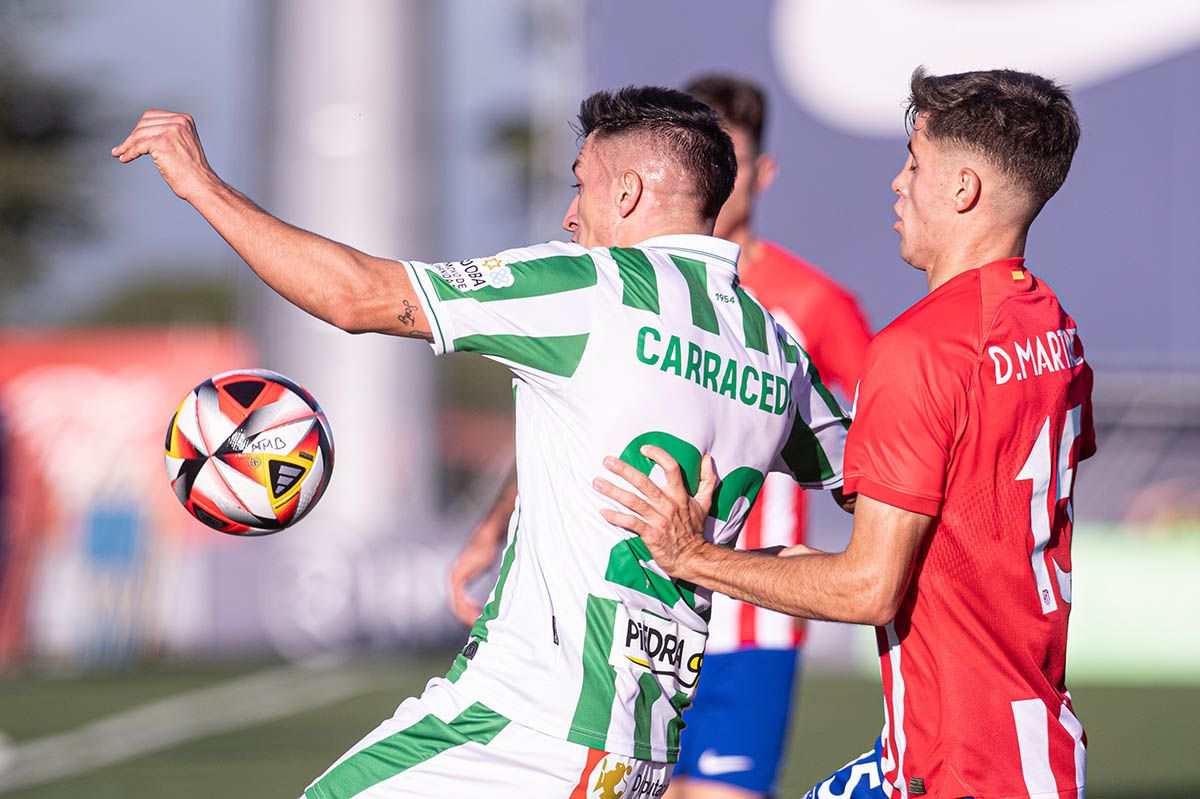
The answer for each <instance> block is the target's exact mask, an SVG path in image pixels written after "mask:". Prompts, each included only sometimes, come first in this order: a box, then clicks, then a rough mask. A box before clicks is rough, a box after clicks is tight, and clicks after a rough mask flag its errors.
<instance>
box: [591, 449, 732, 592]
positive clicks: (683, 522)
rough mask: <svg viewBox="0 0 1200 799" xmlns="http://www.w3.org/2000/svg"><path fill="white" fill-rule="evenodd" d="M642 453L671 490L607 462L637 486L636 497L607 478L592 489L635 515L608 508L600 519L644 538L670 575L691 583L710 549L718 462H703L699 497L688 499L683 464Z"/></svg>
mask: <svg viewBox="0 0 1200 799" xmlns="http://www.w3.org/2000/svg"><path fill="white" fill-rule="evenodd" d="M641 453H642V454H643V455H645V456H646V457H647V458H649V459H650V460H652V461H654V462H655V463H657V464H658V465H659V466H660V467H661V468H662V470H663V473H664V474H665V475H666V477H667V484H666V485H665V486H663V487H662V488H660V487H659V486H658V485H657V484H655V482H654V481H653V480H651V479H650V478H649V477H647V476H646V475H644V474H642V473H641V472H639V471H638V470H637V469H635V468H633V467H632V466H630V465H629V464H628V463H626V462H625V461H623V460H620V459H618V458H614V457H612V456H609V457H607V458H605V459H604V467H605V468H606V469H608V470H609V471H610V472H612V473H613V474H615V475H617V476H618V477H620V478H622V479H623V480H625V482H627V483H629V485H631V486H633V487H634V488H635V489H636V492H634V491H627V490H625V489H623V488H618V487H617V486H615V485H613V484H612V483H610V482H609V481H608V480H605V479H604V478H603V477H597V478H596V479H595V480H593V481H592V486H593V487H594V488H595V489H596V490H597V491H599V492H600V493H601V494H603V495H604V496H606V497H608V498H609V499H611V500H613V501H614V502H616V503H618V504H620V505H623V506H624V507H625V508H627V509H628V510H629V511H630V512H629V513H621V512H620V511H615V510H609V509H608V508H604V509H602V510H601V511H600V514H601V515H602V516H604V518H605V520H606V521H608V522H609V523H610V524H614V525H616V526H617V527H621V528H624V529H626V530H629V531H630V532H632V533H637V534H638V535H639V536H641V537H642V540H643V541H644V542H646V548H647V549H649V550H650V554H651V555H653V556H654V560H655V561H656V562H657V563H658V565H659V566H661V567H662V568H663V569H664V570H665V571H666V572H667V574H669V575H671V576H672V577H674V578H676V579H683V580H686V579H688V566H689V564H690V563H692V562H693V559H694V558H696V557H697V556H698V555H699V554H700V552H701V550H702V549H703V548H704V547H705V546H706V544H705V541H704V523H705V520H706V519H707V518H708V509H709V508H710V507H711V506H712V496H713V491H714V490H715V489H716V487H717V474H716V469H715V468H714V467H713V461H712V457H711V456H709V455H705V456H704V458H703V460H701V462H700V485H699V488H698V490H697V491H696V495H695V496H694V497H693V496H691V495H689V494H688V490H687V485H686V484H685V483H684V481H683V470H682V469H680V467H679V463H678V462H677V461H676V460H675V459H674V458H672V457H671V456H670V455H669V454H667V451H666V450H664V449H662V448H660V447H656V446H653V445H649V444H647V445H646V446H644V447H642V448H641Z"/></svg>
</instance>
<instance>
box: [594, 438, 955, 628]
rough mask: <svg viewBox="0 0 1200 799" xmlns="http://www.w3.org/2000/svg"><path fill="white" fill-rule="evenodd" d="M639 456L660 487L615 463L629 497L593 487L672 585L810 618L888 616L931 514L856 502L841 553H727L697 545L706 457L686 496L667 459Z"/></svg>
mask: <svg viewBox="0 0 1200 799" xmlns="http://www.w3.org/2000/svg"><path fill="white" fill-rule="evenodd" d="M642 454H644V455H646V456H647V457H648V458H650V459H651V460H653V461H654V462H655V463H657V464H658V465H659V466H661V467H662V468H663V471H664V473H665V474H666V475H667V485H666V486H664V487H662V488H659V486H657V485H656V484H655V483H654V482H653V481H652V480H650V479H649V478H648V477H646V476H645V475H644V474H642V473H641V472H639V471H637V470H636V469H634V468H633V467H632V466H630V465H629V464H627V463H625V462H624V461H619V460H617V459H616V458H606V459H605V461H604V465H605V466H606V467H607V468H608V470H609V471H611V472H613V473H614V474H616V475H617V476H619V477H621V478H622V479H624V480H625V481H626V482H628V483H629V484H630V485H632V486H633V487H634V488H635V489H637V492H633V491H626V490H625V489H622V488H619V487H617V486H615V485H613V484H612V483H610V482H609V481H607V480H604V479H602V478H596V480H595V483H594V485H595V487H596V489H597V490H598V491H600V493H602V494H604V495H605V496H607V497H609V498H611V499H613V500H615V501H616V502H618V503H620V504H621V505H624V506H625V507H626V508H628V509H629V511H631V512H630V513H620V512H617V511H611V510H603V511H601V513H602V514H603V515H604V518H605V519H607V520H608V521H609V522H611V523H612V524H615V525H617V526H618V527H623V528H625V529H626V530H629V531H630V532H634V533H637V534H638V535H639V536H641V537H642V540H643V541H645V542H646V546H647V548H648V549H649V550H650V553H651V554H652V555H654V560H655V561H656V562H657V563H658V564H659V565H660V566H662V567H663V569H665V570H666V572H667V573H668V574H669V575H671V576H672V577H673V578H675V579H677V580H686V581H688V582H692V583H696V584H698V585H703V586H705V587H706V588H710V589H712V590H714V591H720V592H721V593H723V594H728V595H729V596H732V597H733V598H735V599H741V600H743V601H746V602H750V603H751V604H755V605H760V606H762V607H766V608H770V609H772V610H778V611H781V612H783V613H787V614H790V615H792V616H801V617H804V618H808V619H827V620H830V621H841V622H849V623H856V624H874V625H880V624H887V623H888V622H890V621H891V620H892V619H893V618H894V617H895V615H896V611H897V610H898V609H899V607H900V603H901V601H902V599H903V598H904V594H905V591H906V590H907V588H908V582H909V579H910V577H911V576H912V570H913V565H914V563H915V561H916V555H917V551H918V549H919V548H920V546H921V542H922V541H923V540H924V538H925V536H926V535H928V534H929V531H930V530H931V529H932V528H933V522H934V519H933V517H930V516H924V515H922V514H919V513H913V512H911V511H907V510H903V509H901V508H895V507H892V506H891V505H887V504H885V503H883V502H879V501H877V500H873V499H871V498H870V497H867V496H863V497H860V498H859V500H858V504H857V507H856V509H855V511H854V528H853V531H852V532H851V534H850V544H849V546H848V547H847V548H846V550H845V551H844V552H836V553H829V552H821V551H819V550H816V549H812V548H810V547H805V546H798V547H789V548H788V549H785V550H783V551H782V552H779V553H767V552H742V551H737V550H732V549H727V548H725V547H719V546H715V545H713V544H710V543H708V542H706V541H705V540H704V517H705V516H706V515H707V513H708V503H709V502H710V501H711V496H712V484H713V483H715V477H713V476H712V465H711V459H710V458H708V457H706V458H705V460H704V462H703V464H702V467H703V468H702V474H701V488H702V490H701V491H700V492H698V493H697V495H696V497H695V498H692V497H688V496H687V492H686V490H685V489H684V488H683V480H682V477H681V475H680V472H679V467H678V464H676V462H675V461H674V459H673V458H671V456H670V455H669V454H667V453H666V452H665V451H664V450H661V449H659V448H658V447H650V446H647V447H644V448H643V450H642Z"/></svg>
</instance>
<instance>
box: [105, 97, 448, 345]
mask: <svg viewBox="0 0 1200 799" xmlns="http://www.w3.org/2000/svg"><path fill="white" fill-rule="evenodd" d="M112 155H113V157H114V158H117V159H119V160H120V161H121V163H123V164H127V163H129V162H130V161H133V160H135V159H137V158H139V157H141V156H143V155H149V156H150V157H151V158H152V159H153V160H154V165H155V166H156V167H158V171H159V173H160V174H161V175H162V177H163V179H164V180H165V181H166V182H167V185H168V186H170V187H171V190H172V191H174V192H175V194H177V195H178V196H179V197H180V198H181V199H183V200H185V201H187V202H189V203H191V205H192V206H193V207H194V208H195V209H196V210H197V211H199V212H200V215H201V216H203V217H204V218H205V219H206V220H207V221H208V223H209V224H210V225H212V226H213V228H214V229H215V230H216V231H217V232H218V233H220V234H221V237H222V238H224V239H225V241H227V242H229V246H231V247H233V249H234V250H236V251H237V253H238V255H240V256H241V257H242V258H243V259H244V260H245V261H246V263H247V264H248V265H249V266H250V268H251V269H253V270H254V273H255V274H257V275H258V276H259V277H260V278H261V279H262V281H263V282H264V283H266V284H267V285H268V286H270V287H271V288H272V289H274V290H275V291H276V292H278V293H279V295H280V296H282V297H283V298H284V299H286V300H288V301H289V302H291V303H292V304H294V305H296V306H298V307H299V308H301V309H302V310H304V311H307V312H308V313H310V314H312V315H313V316H315V317H317V318H318V319H322V320H324V321H326V322H329V323H330V324H332V325H335V326H337V327H340V328H341V329H342V330H346V331H348V332H351V333H368V332H376V333H390V334H392V335H397V336H410V337H414V338H423V339H427V340H428V339H430V338H431V333H430V329H429V321H428V319H426V317H425V312H424V310H423V309H422V308H421V304H420V303H419V302H418V300H417V297H416V292H415V291H414V287H413V285H412V283H411V281H410V280H409V278H408V274H407V272H406V270H405V269H404V267H403V266H402V265H401V264H399V263H398V262H396V261H392V260H388V259H386V258H376V257H374V256H371V255H367V254H366V253H364V252H360V251H359V250H356V249H354V248H353V247H347V246H346V245H344V244H339V243H338V242H336V241H331V240H330V239H327V238H324V237H323V236H318V235H316V234H315V233H309V232H308V231H306V230H301V229H300V228H297V227H294V226H292V225H289V224H287V223H286V222H283V221H282V220H280V219H277V218H275V217H273V216H271V215H270V214H268V213H267V212H266V211H264V210H263V209H261V208H259V207H258V206H257V205H255V204H254V203H253V202H251V201H250V199H249V198H247V197H246V196H245V195H243V194H242V193H241V192H239V191H237V190H236V189H234V188H233V187H232V186H229V185H228V184H226V183H225V182H224V181H222V180H221V179H220V178H219V177H218V176H217V173H216V172H215V171H213V169H212V167H211V166H209V164H208V159H207V158H206V157H205V155H204V149H203V148H202V147H201V145H200V137H199V135H198V134H197V133H196V125H195V122H194V121H193V120H192V118H191V117H190V116H188V115H187V114H177V113H173V112H170V111H161V110H157V109H151V110H149V111H147V112H146V113H145V114H143V115H142V118H141V120H139V121H138V123H137V126H136V127H134V129H133V131H132V132H131V133H130V134H129V136H128V137H127V138H126V139H125V141H123V142H121V143H120V144H119V145H117V146H116V147H114V148H113V149H112Z"/></svg>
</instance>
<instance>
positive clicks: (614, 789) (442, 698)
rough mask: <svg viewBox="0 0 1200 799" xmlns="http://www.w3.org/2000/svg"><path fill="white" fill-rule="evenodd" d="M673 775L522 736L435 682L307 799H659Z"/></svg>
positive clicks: (659, 767) (524, 730) (540, 736)
mask: <svg viewBox="0 0 1200 799" xmlns="http://www.w3.org/2000/svg"><path fill="white" fill-rule="evenodd" d="M673 769H674V765H673V764H670V763H659V762H654V761H649V760H637V759H636V758H633V757H625V756H622V755H615V754H611V753H608V752H604V751H601V750H599V749H590V748H588V747H586V746H582V745H580V744H575V743H571V742H570V741H565V740H560V739H558V738H553V737H551V736H549V735H545V734H544V733H540V732H537V731H535V730H531V729H529V728H528V727H523V726H521V725H520V724H517V723H516V722H513V721H509V720H508V719H507V718H505V717H504V716H501V715H500V714H498V713H496V712H494V711H492V710H490V709H489V708H487V707H486V706H484V705H483V704H481V703H478V702H475V703H471V702H468V701H466V700H465V699H463V698H462V697H460V696H459V695H458V694H457V693H456V691H455V689H454V686H453V685H452V684H451V683H450V682H448V681H447V680H445V679H443V678H441V677H437V678H434V679H432V680H430V681H429V684H428V685H426V686H425V692H424V693H423V694H421V696H419V697H414V698H412V699H406V700H404V702H403V703H402V704H401V705H400V707H398V708H396V713H395V715H393V716H392V717H391V718H390V719H388V720H387V721H385V722H383V723H382V724H380V725H379V726H378V727H376V728H375V729H374V730H372V731H371V733H370V734H368V735H367V736H366V737H365V738H363V739H362V740H361V741H359V742H358V743H357V744H355V745H354V747H353V748H351V749H350V751H348V752H346V754H344V755H342V756H341V757H340V758H339V759H338V761H337V762H336V763H334V764H333V765H332V766H330V768H329V769H328V770H327V771H326V772H325V773H324V774H322V775H321V776H320V777H319V778H317V779H316V780H315V781H314V782H313V783H312V784H311V785H309V786H308V790H306V791H305V792H304V796H305V798H306V799H351V797H357V799H399V797H405V799H407V798H408V797H429V798H430V799H435V798H436V799H455V798H456V797H464V799H465V797H477V796H486V797H489V799H505V797H513V799H517V798H518V797H520V799H527V798H529V797H545V799H600V797H616V796H623V797H630V799H632V798H633V797H656V796H662V795H663V793H664V792H665V791H666V788H667V784H668V783H669V782H670V781H671V773H672V771H673Z"/></svg>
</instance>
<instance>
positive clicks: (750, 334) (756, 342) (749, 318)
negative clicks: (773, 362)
mask: <svg viewBox="0 0 1200 799" xmlns="http://www.w3.org/2000/svg"><path fill="white" fill-rule="evenodd" d="M733 292H734V294H736V295H737V298H738V304H739V305H741V307H742V329H743V331H744V332H745V334H746V348H747V349H751V350H758V351H759V352H762V353H766V351H767V317H766V315H765V314H764V313H763V309H762V308H760V307H759V305H758V303H757V302H755V301H754V299H753V298H752V297H751V296H750V295H749V294H747V293H746V291H745V289H743V288H742V287H741V286H736V287H735V288H734V289H733Z"/></svg>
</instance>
